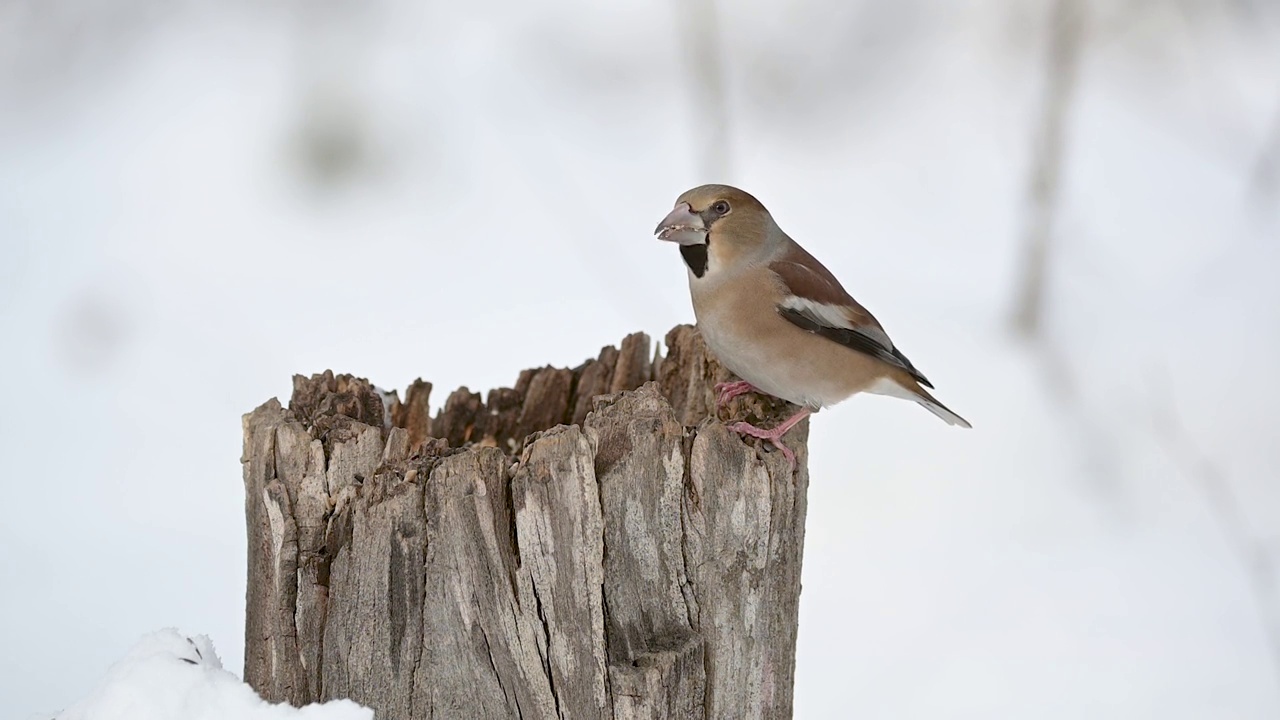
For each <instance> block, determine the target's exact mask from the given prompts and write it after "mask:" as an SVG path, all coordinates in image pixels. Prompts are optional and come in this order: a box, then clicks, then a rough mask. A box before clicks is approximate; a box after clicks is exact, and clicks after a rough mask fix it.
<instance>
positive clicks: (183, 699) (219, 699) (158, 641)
mask: <svg viewBox="0 0 1280 720" xmlns="http://www.w3.org/2000/svg"><path fill="white" fill-rule="evenodd" d="M289 718H297V719H298V720H373V711H372V710H370V709H368V708H364V707H361V706H359V705H357V704H356V703H354V702H351V701H350V700H333V701H330V702H327V703H320V704H314V705H307V706H306V707H302V708H295V707H292V706H291V705H289V704H288V703H281V704H272V703H268V702H265V701H263V700H262V699H261V698H259V697H258V695H257V694H256V693H254V691H253V689H252V688H250V687H249V686H248V685H246V684H245V683H243V682H241V681H240V679H239V678H237V677H236V676H235V675H232V674H231V673H229V672H227V671H226V670H223V669H222V661H221V660H219V659H218V655H217V653H215V652H214V649H213V643H211V642H210V641H209V638H208V637H206V636H204V635H196V636H193V637H186V636H184V635H182V634H181V633H179V632H178V631H177V630H174V629H165V630H160V631H158V632H154V633H151V634H150V635H147V636H145V637H143V638H142V639H141V640H139V641H138V643H137V644H136V645H134V646H133V649H131V650H130V651H129V652H128V654H126V655H125V656H124V658H122V659H121V660H120V661H119V662H117V663H115V664H114V665H112V666H111V669H110V670H108V671H107V675H106V677H104V678H103V679H102V682H101V683H99V684H98V686H97V687H95V688H94V689H93V692H91V693H89V695H88V696H86V697H85V698H84V699H83V700H81V701H80V702H78V703H76V704H75V705H72V706H71V707H69V708H67V709H66V710H65V711H64V712H62V713H61V714H59V715H58V717H57V720H289Z"/></svg>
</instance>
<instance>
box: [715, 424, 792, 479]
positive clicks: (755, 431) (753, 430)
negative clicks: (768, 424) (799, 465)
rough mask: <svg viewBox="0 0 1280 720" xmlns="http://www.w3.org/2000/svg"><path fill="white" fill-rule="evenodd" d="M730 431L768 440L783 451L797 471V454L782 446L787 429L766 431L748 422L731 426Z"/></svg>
mask: <svg viewBox="0 0 1280 720" xmlns="http://www.w3.org/2000/svg"><path fill="white" fill-rule="evenodd" d="M729 429H730V430H732V431H734V432H736V433H741V434H743V435H750V436H751V437H754V438H760V439H761V440H768V441H769V442H771V443H773V446H774V447H776V448H778V449H779V450H781V451H782V456H783V457H785V458H786V459H787V462H789V463H791V469H792V470H793V471H794V470H795V469H796V454H795V453H793V452H791V448H789V447H787V446H786V445H783V444H782V436H783V434H785V433H786V429H784V430H783V431H782V432H778V430H777V429H776V428H775V429H773V430H765V429H763V428H758V427H756V426H755V425H752V424H751V423H748V422H736V423H734V424H732V425H730V426H729ZM787 429H790V428H787Z"/></svg>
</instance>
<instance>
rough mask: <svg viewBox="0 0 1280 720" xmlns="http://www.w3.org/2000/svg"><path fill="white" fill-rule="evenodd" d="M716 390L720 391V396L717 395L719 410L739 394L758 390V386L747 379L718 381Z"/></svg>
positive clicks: (717, 407)
mask: <svg viewBox="0 0 1280 720" xmlns="http://www.w3.org/2000/svg"><path fill="white" fill-rule="evenodd" d="M715 390H716V392H717V393H719V396H717V397H716V409H717V410H719V409H720V408H722V407H724V406H725V405H728V404H729V401H730V400H732V399H734V398H736V397H738V396H739V395H745V394H747V393H749V392H756V386H755V385H752V384H751V383H749V382H747V381H746V380H739V381H737V382H722V383H716V388H715Z"/></svg>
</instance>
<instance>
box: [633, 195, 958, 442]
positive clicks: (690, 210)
mask: <svg viewBox="0 0 1280 720" xmlns="http://www.w3.org/2000/svg"><path fill="white" fill-rule="evenodd" d="M656 234H657V235H658V237H659V238H661V239H664V240H670V241H673V242H676V243H678V244H679V245H680V251H681V255H682V256H683V257H684V259H685V264H686V265H687V266H688V268H689V290H690V293H691V295H692V296H693V310H694V314H695V315H696V316H697V319H698V328H699V330H700V331H701V332H702V335H703V338H704V339H705V340H706V342H707V346H708V347H710V348H711V351H712V352H713V353H715V355H716V357H717V358H718V359H719V360H720V362H721V363H723V364H724V365H725V366H726V367H727V368H729V369H730V370H731V371H733V372H734V373H735V374H736V375H738V376H739V377H741V378H742V379H743V380H744V381H745V383H741V384H737V385H734V386H725V388H723V389H722V393H721V401H722V402H725V401H727V399H728V398H731V397H733V396H735V395H737V394H740V393H742V392H746V391H748V390H749V389H755V390H759V391H760V392H764V393H767V394H769V395H773V396H776V397H780V398H782V399H784V400H787V401H789V402H792V403H795V404H797V405H800V406H801V407H802V408H803V410H802V411H801V412H800V413H797V414H796V416H794V417H792V418H791V419H789V420H787V421H786V422H784V423H782V425H780V426H778V428H775V429H774V430H773V431H764V430H761V429H760V428H756V427H753V426H750V425H747V424H746V423H737V424H736V425H735V426H734V427H735V429H737V430H739V431H740V432H744V433H747V434H750V435H754V436H756V437H764V438H766V439H769V440H772V441H774V443H775V444H777V445H778V446H779V447H780V448H782V450H783V452H784V453H785V454H786V455H787V456H788V457H792V456H791V452H790V451H789V450H787V449H786V447H785V446H784V445H782V444H781V443H780V442H779V441H778V439H779V437H780V436H781V435H782V434H783V433H785V432H786V430H788V429H790V428H791V427H792V426H794V424H795V423H796V422H799V421H800V420H801V419H803V417H805V416H806V415H808V414H809V413H810V412H814V411H817V410H819V409H821V408H823V407H826V406H828V405H834V404H836V403H838V402H841V401H842V400H845V399H846V398H848V397H850V396H851V395H854V394H856V393H860V392H870V393H876V394H881V395H892V396H894V397H900V398H904V399H908V400H913V401H915V402H917V403H919V404H920V405H922V406H924V407H925V408H927V409H928V410H929V411H931V412H933V413H934V414H935V415H937V416H938V417H940V418H942V419H943V420H945V421H947V422H948V423H950V424H952V425H961V426H963V427H969V423H968V422H967V421H965V420H964V418H962V417H960V416H959V415H957V414H955V413H954V412H952V411H951V410H949V409H948V408H947V407H945V406H944V405H942V403H940V402H938V401H937V399H935V398H934V397H933V396H932V395H930V394H929V392H928V391H927V390H925V389H924V388H925V387H930V388H931V387H933V386H932V385H931V384H930V383H929V381H928V380H927V379H926V378H925V377H924V375H923V374H922V373H920V371H919V370H917V369H916V368H915V366H913V365H912V364H911V361H910V360H908V359H907V358H906V356H905V355H903V354H902V352H901V351H900V350H898V348H897V347H895V346H894V344H893V342H892V340H890V339H889V335H888V334H887V333H886V332H885V330H884V328H883V327H882V326H881V325H880V323H879V322H878V321H877V320H876V319H875V317H874V316H872V314H871V313H870V312H868V311H867V309H866V308H864V307H862V305H860V304H858V302H857V301H856V300H854V299H853V298H852V297H851V296H850V295H849V293H848V292H846V291H845V289H844V288H843V287H842V286H841V285H840V282H839V281H838V280H836V278H835V277H834V276H833V275H832V274H831V272H830V271H829V270H827V269H826V268H825V267H823V265H822V263H820V262H818V260H817V259H815V258H814V257H813V256H812V255H810V254H809V253H808V252H806V251H805V249H804V248H802V247H800V245H799V244H798V243H796V242H795V241H794V240H792V239H791V238H790V237H788V236H787V234H786V233H785V232H783V231H782V229H781V228H779V227H778V225H777V223H775V222H774V220H773V217H772V216H771V215H770V214H769V211H768V210H766V209H765V207H764V205H762V204H760V202H759V201H758V200H756V199H755V198H754V197H752V196H751V195H749V194H747V193H746V192H743V191H742V190H739V189H737V188H734V187H729V186H727V185H703V186H701V187H697V188H694V189H692V190H689V191H688V192H686V193H684V194H683V195H681V196H680V197H679V198H678V199H677V200H676V206H675V209H674V210H672V211H671V213H670V214H668V215H667V217H666V218H664V219H663V221H662V223H660V224H659V225H658V229H657V231H656Z"/></svg>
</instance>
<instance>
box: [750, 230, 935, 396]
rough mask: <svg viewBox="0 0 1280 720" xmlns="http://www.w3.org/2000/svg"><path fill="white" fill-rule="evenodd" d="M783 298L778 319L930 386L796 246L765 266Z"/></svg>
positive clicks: (865, 313) (822, 269) (819, 265)
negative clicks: (899, 369)
mask: <svg viewBox="0 0 1280 720" xmlns="http://www.w3.org/2000/svg"><path fill="white" fill-rule="evenodd" d="M769 270H770V271H772V272H773V274H774V275H776V276H777V277H778V279H779V280H780V281H781V282H782V285H783V288H784V292H783V296H782V299H781V300H780V301H779V302H778V314H780V315H782V317H784V318H786V319H787V320H788V321H789V322H791V323H792V324H793V325H796V326H797V327H800V328H802V329H804V330H808V331H809V332H811V333H814V334H816V335H821V336H822V337H824V338H827V339H828V340H831V341H833V342H837V343H840V344H841V345H844V346H845V347H847V348H849V349H851V350H856V351H858V352H860V353H864V354H866V355H870V356H871V357H873V358H875V359H877V360H880V361H881V362H884V363H887V364H889V365H893V366H894V367H898V368H901V369H903V370H906V371H907V372H908V373H909V374H910V375H911V377H913V378H915V380H916V381H917V382H919V383H920V384H921V385H924V386H925V387H930V388H931V387H933V385H932V384H930V383H929V380H928V379H927V378H925V376H924V375H923V374H922V373H921V372H920V371H919V370H916V368H915V366H914V365H912V364H911V361H910V360H908V359H907V356H905V355H903V354H902V352H901V351H900V350H898V349H897V348H895V347H894V346H893V341H892V340H890V339H889V334H888V333H886V332H885V331H884V328H883V327H881V326H880V323H879V321H877V320H876V319H875V317H874V316H873V315H872V314H871V313H870V312H868V311H867V309H866V308H864V307H862V305H859V304H858V301H857V300H854V299H853V298H852V297H851V296H850V295H849V293H848V292H846V291H845V289H844V288H843V287H841V285H840V281H838V280H836V278H835V276H834V275H832V274H831V271H830V270H827V269H826V268H825V267H823V265H822V263H820V262H818V260H817V259H816V258H814V257H813V256H812V255H810V254H809V253H808V252H806V251H805V250H804V248H802V247H800V246H799V245H792V247H791V248H790V249H789V250H788V251H787V252H786V254H784V255H783V256H782V257H781V258H779V259H777V260H775V261H774V262H772V263H770V264H769Z"/></svg>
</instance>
